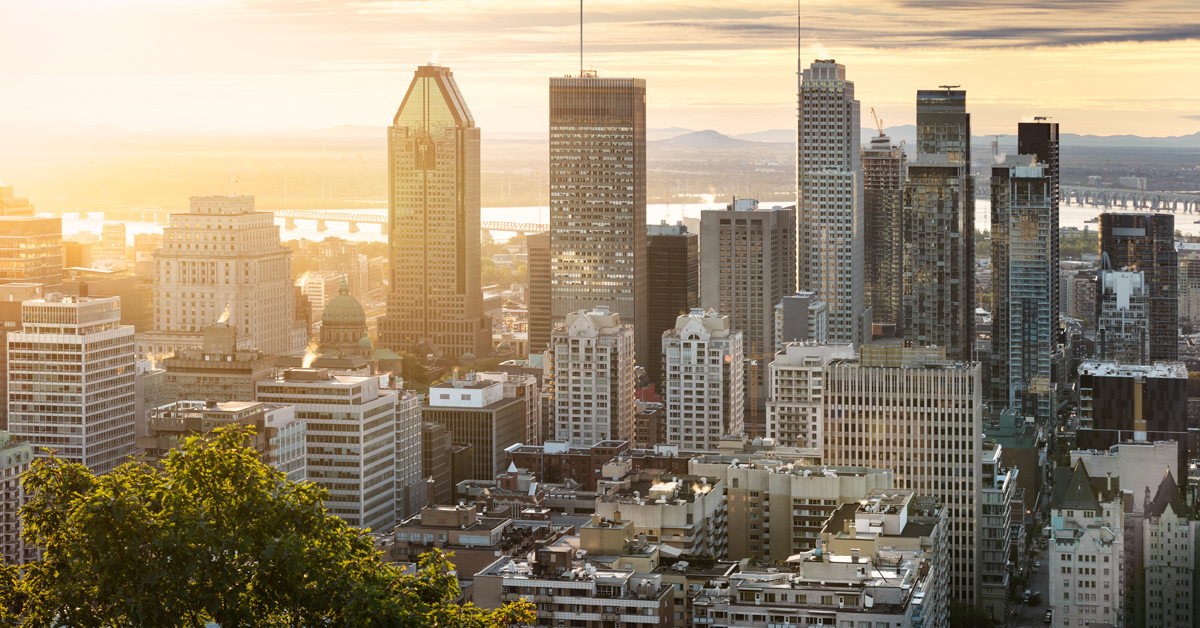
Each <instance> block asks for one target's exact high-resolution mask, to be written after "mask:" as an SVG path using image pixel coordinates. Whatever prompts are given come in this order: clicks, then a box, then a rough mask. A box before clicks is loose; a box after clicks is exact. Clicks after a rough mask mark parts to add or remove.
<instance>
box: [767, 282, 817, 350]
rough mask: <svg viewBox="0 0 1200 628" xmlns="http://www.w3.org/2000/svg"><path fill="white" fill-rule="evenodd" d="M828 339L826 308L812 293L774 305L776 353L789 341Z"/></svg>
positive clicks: (815, 294) (801, 293) (804, 293)
mask: <svg viewBox="0 0 1200 628" xmlns="http://www.w3.org/2000/svg"><path fill="white" fill-rule="evenodd" d="M828 339H829V308H828V307H827V306H826V305H825V302H824V301H822V300H821V297H820V296H818V295H817V293H815V292H797V293H796V294H793V295H790V296H786V297H783V299H782V300H781V301H780V302H779V303H777V304H775V352H776V353H778V352H780V351H783V347H784V346H785V345H786V344H788V343H789V342H825V341H826V340H828Z"/></svg>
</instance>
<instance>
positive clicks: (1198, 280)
mask: <svg viewBox="0 0 1200 628" xmlns="http://www.w3.org/2000/svg"><path fill="white" fill-rule="evenodd" d="M1175 251H1176V253H1177V254H1178V255H1179V318H1180V319H1182V320H1195V319H1198V318H1200V244H1195V243H1192V242H1177V243H1176V244H1175Z"/></svg>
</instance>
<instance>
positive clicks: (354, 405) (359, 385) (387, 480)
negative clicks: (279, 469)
mask: <svg viewBox="0 0 1200 628" xmlns="http://www.w3.org/2000/svg"><path fill="white" fill-rule="evenodd" d="M255 390H256V400H257V401H262V402H266V403H274V404H289V405H292V406H294V407H295V412H296V421H297V422H298V423H300V426H290V427H291V428H292V429H295V428H297V427H298V428H299V429H298V430H296V431H298V438H299V441H298V442H297V443H293V444H294V445H297V446H298V447H297V448H296V453H295V456H297V457H298V458H299V459H300V462H301V463H302V468H303V471H302V473H300V474H297V475H298V476H299V477H298V478H297V477H292V476H291V474H289V477H290V479H302V480H307V481H309V482H313V483H315V484H318V485H320V486H321V487H322V488H324V489H326V490H328V491H329V496H328V497H327V499H326V500H325V508H326V510H327V511H328V512H329V513H330V514H332V515H334V516H336V517H339V518H340V519H342V520H343V521H345V522H346V524H347V525H349V526H352V527H355V528H363V529H370V530H374V531H383V530H390V529H391V528H392V526H393V525H395V523H396V483H397V482H396V477H395V476H396V459H395V456H396V411H397V394H396V392H395V391H391V390H387V389H384V388H382V387H381V386H380V385H379V378H377V377H350V376H339V375H330V374H329V372H328V371H326V370H325V369H312V368H309V369H304V368H294V369H288V370H286V371H284V372H283V373H282V374H281V375H279V376H277V377H274V378H271V379H264V380H260V381H259V382H257V384H256V389H255ZM293 433H296V432H293ZM281 449H282V448H281ZM279 458H280V465H286V464H288V463H289V462H290V461H292V460H293V458H292V456H291V455H290V454H289V453H288V452H286V451H281V452H280V455H279Z"/></svg>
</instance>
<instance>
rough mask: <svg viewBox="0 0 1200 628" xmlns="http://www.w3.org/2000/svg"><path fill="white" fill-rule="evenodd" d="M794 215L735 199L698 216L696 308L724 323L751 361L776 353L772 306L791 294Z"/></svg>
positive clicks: (794, 284)
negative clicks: (725, 319)
mask: <svg viewBox="0 0 1200 628" xmlns="http://www.w3.org/2000/svg"><path fill="white" fill-rule="evenodd" d="M793 211H794V208H792V207H780V206H774V207H772V208H770V209H767V208H766V207H763V206H760V205H759V203H758V201H756V200H753V199H737V200H735V201H734V202H733V203H731V204H730V205H729V206H728V207H727V208H726V209H724V210H707V211H704V212H701V214H700V266H701V267H702V268H703V269H704V272H703V273H702V274H701V276H700V307H702V308H704V309H706V310H715V311H717V312H718V313H720V314H723V315H725V316H728V317H729V320H730V324H731V325H732V326H733V329H736V330H738V331H740V332H742V346H743V347H744V350H745V353H746V356H747V357H748V358H751V359H753V358H755V357H756V356H769V355H771V354H773V353H774V352H775V305H776V304H777V303H779V302H780V301H782V300H783V298H784V297H785V296H788V295H791V294H795V292H796V289H795V286H796V262H795V260H796V244H795V233H796V219H795V214H794V213H793ZM831 320H832V319H831ZM831 324H832V323H831Z"/></svg>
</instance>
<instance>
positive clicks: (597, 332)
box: [480, 307, 634, 479]
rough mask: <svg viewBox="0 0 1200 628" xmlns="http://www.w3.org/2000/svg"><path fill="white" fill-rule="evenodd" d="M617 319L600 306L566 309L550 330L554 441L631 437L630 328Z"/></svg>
mask: <svg viewBox="0 0 1200 628" xmlns="http://www.w3.org/2000/svg"><path fill="white" fill-rule="evenodd" d="M623 322H624V319H623V318H622V317H621V315H620V314H619V313H616V312H610V311H609V310H608V309H607V308H603V307H600V308H596V309H594V310H592V311H590V312H589V311H587V310H581V311H578V312H574V313H572V314H568V315H567V317H566V319H565V320H564V321H563V325H562V326H561V327H557V328H555V329H554V332H553V334H552V335H551V339H550V344H551V350H552V351H551V356H552V357H551V359H552V362H551V364H552V366H551V370H552V375H553V383H552V385H553V386H554V406H553V408H554V423H555V428H556V429H555V431H556V434H555V440H559V441H565V442H569V443H570V444H571V445H572V446H575V447H590V446H591V445H593V444H595V443H597V442H600V441H605V440H633V412H634V407H633V402H634V387H633V386H634V381H633V377H634V331H633V329H631V328H630V327H628V326H626V325H624V324H623ZM547 438H549V436H548V435H547ZM509 444H511V443H509ZM480 479H484V478H480Z"/></svg>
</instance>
